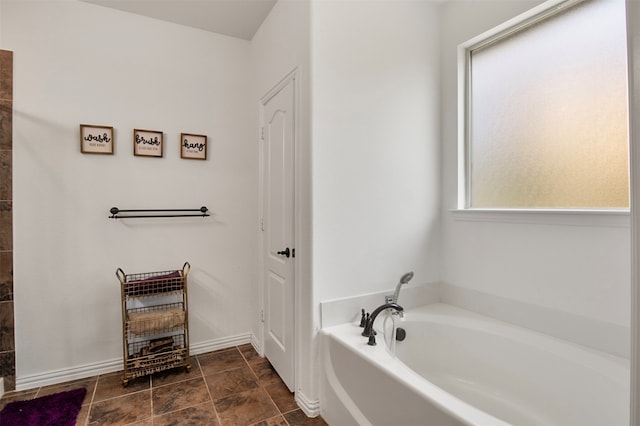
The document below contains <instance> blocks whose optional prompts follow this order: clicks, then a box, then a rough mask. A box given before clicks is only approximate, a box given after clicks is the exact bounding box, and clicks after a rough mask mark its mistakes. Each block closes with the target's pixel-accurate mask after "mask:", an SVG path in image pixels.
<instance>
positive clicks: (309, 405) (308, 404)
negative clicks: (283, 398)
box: [295, 390, 320, 417]
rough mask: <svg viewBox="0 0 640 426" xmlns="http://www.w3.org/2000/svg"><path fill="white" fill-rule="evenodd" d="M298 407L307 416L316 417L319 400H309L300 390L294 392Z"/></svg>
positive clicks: (318, 412)
mask: <svg viewBox="0 0 640 426" xmlns="http://www.w3.org/2000/svg"><path fill="white" fill-rule="evenodd" d="M295 399H296V403H297V404H298V407H300V409H301V410H302V411H303V412H304V414H306V415H307V417H318V416H319V415H320V400H317V399H314V400H310V399H309V398H307V397H306V396H305V395H304V394H303V393H302V392H300V390H298V391H297V392H296V394H295Z"/></svg>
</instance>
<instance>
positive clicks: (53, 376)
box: [16, 333, 253, 391]
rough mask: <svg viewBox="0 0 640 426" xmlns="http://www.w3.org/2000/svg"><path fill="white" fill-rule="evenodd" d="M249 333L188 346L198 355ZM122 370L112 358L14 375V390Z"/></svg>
mask: <svg viewBox="0 0 640 426" xmlns="http://www.w3.org/2000/svg"><path fill="white" fill-rule="evenodd" d="M251 337H252V336H251V334H250V333H246V334H239V335H237V336H231V337H224V338H221V339H213V340H208V341H204V342H199V343H196V344H193V345H191V346H190V347H189V350H190V353H191V354H192V355H199V354H203V353H207V352H213V351H217V350H220V349H227V348H232V347H234V346H238V345H244V344H245V343H252V344H253V342H252V338H251ZM121 370H122V358H121V357H120V358H114V359H109V360H105V361H99V362H95V363H91V364H85V365H81V366H75V367H69V368H61V369H59V370H51V371H47V372H44V373H37V374H30V375H27V376H22V377H16V390H18V391H21V390H27V389H33V388H38V387H41V386H48V385H55V384H58V383H64V382H69V381H71V380H78V379H85V378H87V377H93V376H97V375H100V374H107V373H113V372H116V371H121Z"/></svg>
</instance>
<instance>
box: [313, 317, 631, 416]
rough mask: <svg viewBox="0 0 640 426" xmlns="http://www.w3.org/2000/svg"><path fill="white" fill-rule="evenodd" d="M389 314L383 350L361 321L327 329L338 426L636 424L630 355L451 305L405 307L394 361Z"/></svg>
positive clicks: (324, 389)
mask: <svg viewBox="0 0 640 426" xmlns="http://www.w3.org/2000/svg"><path fill="white" fill-rule="evenodd" d="M383 317H384V315H380V316H379V317H378V319H377V320H376V329H377V330H378V336H377V342H378V345H377V346H368V345H367V344H366V342H367V339H366V338H365V337H362V336H361V335H360V333H361V332H362V329H361V328H360V327H358V325H357V324H343V325H338V326H335V327H330V328H326V329H323V330H322V332H321V348H322V364H323V368H324V373H325V374H323V379H322V381H321V389H320V405H321V413H322V417H323V418H324V419H325V420H326V421H327V422H328V423H329V424H330V425H332V426H350V425H380V426H387V425H397V426H413V425H430V426H449V425H483V426H499V425H517V426H525V425H559V426H573V425H575V426H589V425H592V426H618V425H619V426H626V425H628V424H629V377H630V371H629V368H630V367H629V360H627V359H624V358H618V357H615V356H612V355H608V354H605V353H602V352H598V351H594V350H591V349H588V348H585V347H582V346H578V345H575V344H572V343H569V342H566V341H562V340H559V339H556V338H553V337H550V336H546V335H543V334H540V333H537V332H534V331H531V330H527V329H524V328H521V327H517V326H513V325H510V324H508V323H505V322H501V321H497V320H494V319H491V318H488V317H485V316H482V315H478V314H475V313H472V312H469V311H466V310H464V309H460V308H456V307H454V306H451V305H445V304H433V305H428V306H425V307H421V308H418V309H412V310H408V311H405V315H404V319H403V320H399V321H396V325H397V326H399V327H402V328H404V329H405V330H406V332H407V337H406V339H405V340H404V341H403V342H397V343H396V348H395V351H396V355H397V357H396V356H394V355H393V354H392V353H391V348H389V347H388V346H387V345H386V344H385V338H384V336H383V334H384V333H383V331H382V328H381V327H382V325H383V323H384V320H383V319H384V318H383ZM390 324H391V321H388V322H387V325H390ZM388 328H389V329H390V328H391V327H388ZM388 331H389V330H387V332H388ZM388 334H389V333H388Z"/></svg>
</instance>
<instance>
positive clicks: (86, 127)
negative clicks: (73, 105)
mask: <svg viewBox="0 0 640 426" xmlns="http://www.w3.org/2000/svg"><path fill="white" fill-rule="evenodd" d="M113 144H114V139H113V127H111V126H96V125H93V124H81V125H80V152H81V153H83V154H107V155H113Z"/></svg>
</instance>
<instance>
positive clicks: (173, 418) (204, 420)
mask: <svg viewBox="0 0 640 426" xmlns="http://www.w3.org/2000/svg"><path fill="white" fill-rule="evenodd" d="M195 425H197V426H218V420H217V418H216V412H215V410H214V409H213V403H212V402H207V403H204V404H200V405H196V406H194V407H189V408H185V409H184V410H179V411H174V412H171V413H168V414H164V415H162V416H155V417H154V418H153V426H195Z"/></svg>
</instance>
